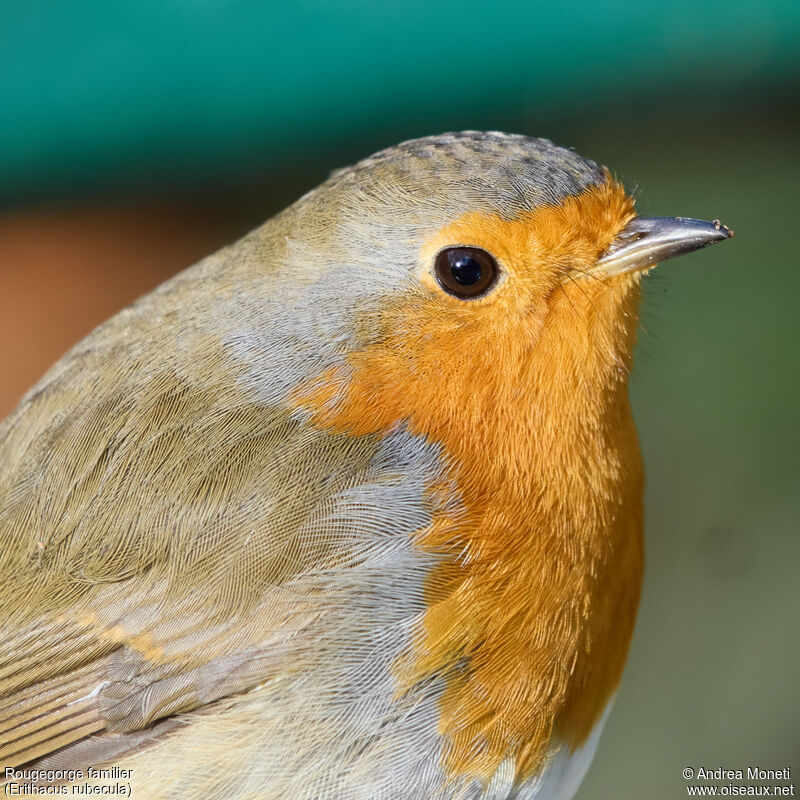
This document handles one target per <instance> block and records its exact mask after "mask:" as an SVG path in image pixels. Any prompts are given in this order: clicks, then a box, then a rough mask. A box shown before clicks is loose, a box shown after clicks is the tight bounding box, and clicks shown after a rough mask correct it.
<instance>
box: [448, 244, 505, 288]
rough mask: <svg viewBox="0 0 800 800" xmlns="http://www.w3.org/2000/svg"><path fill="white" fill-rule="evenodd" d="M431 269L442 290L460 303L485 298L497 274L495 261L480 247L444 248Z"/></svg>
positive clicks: (498, 272)
mask: <svg viewBox="0 0 800 800" xmlns="http://www.w3.org/2000/svg"><path fill="white" fill-rule="evenodd" d="M434 268H435V272H436V280H437V281H439V285H440V286H441V287H442V289H444V290H445V291H446V292H447V293H448V294H451V295H453V296H454V297H458V298H460V299H461V300H468V299H473V298H475V297H481V296H483V295H485V294H486V293H487V292H488V291H489V290H490V289H491V288H492V287H493V286H494V285H495V283H497V278H498V276H499V274H500V269H499V267H498V266H497V261H496V259H495V257H494V256H493V255H492V254H491V253H489V252H487V251H486V250H483V249H481V248H480V247H461V246H456V247H445V248H444V249H443V250H440V251H439V252H438V253H437V254H436V262H435V265H434Z"/></svg>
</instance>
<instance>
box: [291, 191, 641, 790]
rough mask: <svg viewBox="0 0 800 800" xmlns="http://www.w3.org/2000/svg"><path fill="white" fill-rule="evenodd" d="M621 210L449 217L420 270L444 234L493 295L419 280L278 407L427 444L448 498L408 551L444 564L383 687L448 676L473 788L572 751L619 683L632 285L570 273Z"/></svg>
mask: <svg viewBox="0 0 800 800" xmlns="http://www.w3.org/2000/svg"><path fill="white" fill-rule="evenodd" d="M631 214H632V211H631V203H630V201H629V200H628V199H627V198H626V197H625V196H624V194H623V193H622V191H621V188H620V187H618V186H616V185H615V184H613V183H611V182H609V183H608V184H607V185H605V186H604V187H600V188H594V189H591V190H589V191H587V192H585V193H584V194H583V195H581V196H579V197H577V198H571V199H569V200H567V201H566V202H565V203H564V204H563V205H561V206H559V207H546V208H540V209H537V210H535V211H533V212H531V213H530V214H528V215H526V216H525V217H523V218H520V219H517V220H513V221H506V220H500V219H498V218H496V217H485V216H481V215H468V217H467V218H462V219H461V220H457V221H456V222H455V223H453V225H452V226H448V228H446V229H444V230H442V231H439V232H438V233H437V234H436V236H435V237H433V238H432V239H431V240H430V241H428V242H427V243H426V244H425V245H424V246H423V249H422V255H421V262H422V263H423V264H424V263H426V259H427V256H426V253H431V252H435V251H436V250H437V249H438V248H439V247H441V246H443V245H444V244H447V243H453V242H456V243H462V244H473V245H476V246H482V247H486V248H487V249H491V250H492V251H493V252H497V251H498V250H499V251H500V253H499V254H498V257H500V258H501V259H502V260H503V262H504V263H505V264H506V265H507V267H508V271H509V275H508V276H507V279H506V281H505V284H507V285H504V286H502V287H501V289H502V292H501V291H498V297H497V298H496V299H493V300H487V301H486V302H483V303H482V304H479V305H471V304H469V303H462V302H461V301H459V300H457V299H455V298H452V297H449V296H444V295H442V294H441V293H439V292H437V290H436V287H435V286H434V285H433V283H431V282H430V281H427V283H428V289H429V291H430V296H427V297H422V296H414V297H407V298H403V299H402V300H400V301H398V302H396V303H394V304H392V305H391V306H387V307H386V308H385V310H384V312H383V318H382V323H381V324H382V331H383V333H382V336H381V337H380V338H379V340H378V341H377V342H376V343H374V344H370V345H368V346H366V347H365V348H364V349H362V350H360V351H358V352H354V353H352V354H351V357H350V363H349V368H348V369H347V370H342V371H339V372H337V371H335V370H331V371H329V372H327V373H326V374H324V375H322V376H319V378H318V379H317V380H314V381H312V382H309V383H308V384H306V385H303V386H300V387H298V388H297V390H296V392H295V395H294V402H295V403H296V405H297V406H298V407H303V408H305V409H307V410H309V411H310V412H311V413H312V419H313V421H314V424H316V425H319V426H321V427H325V428H332V429H335V430H337V431H350V432H351V433H353V434H356V435H358V434H365V433H372V432H376V431H387V430H389V429H391V428H392V427H393V426H395V425H396V424H397V423H398V422H401V421H404V422H405V423H406V424H407V425H408V428H409V430H410V431H411V432H412V433H414V434H419V435H423V436H425V437H426V438H427V439H429V440H432V441H435V442H437V443H439V444H440V445H441V446H442V448H443V453H444V457H445V461H446V463H447V465H448V470H449V475H448V476H447V477H448V479H449V480H450V481H451V482H452V483H453V484H454V485H455V487H456V491H457V495H458V497H459V499H460V504H459V506H458V508H457V509H455V508H454V510H453V511H452V512H451V513H450V514H446V515H445V514H442V515H440V516H439V517H438V518H436V519H435V520H434V522H433V524H432V525H430V526H429V527H427V528H426V529H424V530H421V531H420V532H419V535H418V546H419V547H421V548H425V549H427V550H431V551H437V552H442V553H446V554H448V555H449V558H447V559H445V560H443V563H442V565H441V567H440V568H439V569H438V570H437V571H436V572H435V573H434V574H433V576H432V577H431V578H430V580H429V585H428V587H427V593H428V602H429V610H428V612H427V615H426V618H425V621H424V630H423V631H422V634H421V636H420V638H419V640H418V641H416V642H415V643H414V646H413V647H412V649H411V650H410V651H409V653H408V654H407V656H406V657H405V658H404V659H402V661H401V663H399V664H398V665H397V675H398V679H399V681H400V684H401V685H402V686H410V685H412V684H414V683H415V682H417V681H419V680H421V679H422V678H424V677H426V676H428V675H431V674H444V675H446V676H447V689H446V691H445V694H444V696H443V699H442V703H441V717H440V732H441V733H442V735H443V736H444V737H446V740H447V748H446V757H445V760H446V763H445V767H446V769H447V770H448V772H449V773H450V774H451V775H454V776H455V775H465V774H467V775H475V776H480V777H488V776H490V775H491V774H492V773H493V772H494V771H495V770H496V769H497V767H498V765H499V764H500V762H501V761H503V760H504V759H506V758H508V757H513V758H514V759H515V760H516V764H517V772H518V775H519V777H521V778H524V777H528V776H530V775H531V774H533V773H535V772H536V771H537V770H538V769H539V768H541V766H542V764H543V758H544V756H545V754H546V751H547V747H548V743H549V742H550V741H551V738H552V737H553V735H557V736H558V737H560V738H561V739H563V740H565V741H566V743H567V744H568V745H569V746H571V747H577V746H579V745H580V744H581V743H583V742H584V741H585V739H586V738H587V737H588V735H589V732H590V731H591V729H592V727H593V725H594V724H595V722H596V721H597V720H598V718H599V716H600V714H601V712H602V710H603V708H604V707H605V705H606V703H607V702H608V700H609V698H610V696H611V695H612V694H613V692H614V690H615V688H616V686H617V684H618V682H619V679H620V676H621V673H622V668H623V665H624V661H625V658H626V654H627V649H628V643H629V640H630V637H631V633H632V630H633V624H634V618H635V613H636V607H637V604H638V598H639V592H640V583H641V574H642V558H643V556H642V537H641V533H642V505H641V504H642V485H643V479H642V468H641V460H640V455H639V448H638V441H637V436H636V431H635V427H634V423H633V420H632V416H631V412H630V406H629V402H628V394H627V374H628V369H629V366H630V358H631V351H632V349H633V345H634V339H635V329H636V320H637V313H636V309H637V303H638V296H639V293H638V276H621V277H619V278H614V279H613V280H609V281H605V282H603V283H600V282H599V281H593V280H591V279H582V278H580V273H581V272H583V271H584V270H588V269H589V268H590V267H591V266H592V265H593V264H594V261H595V260H596V258H597V256H598V255H599V253H600V252H601V251H602V250H603V249H604V248H605V247H606V246H607V244H608V243H609V242H610V240H611V238H612V237H613V236H614V234H615V233H616V232H617V231H618V230H619V229H620V228H621V227H622V225H623V224H624V223H625V222H626V221H627V220H628V219H630V217H631ZM564 263H569V264H571V265H572V267H573V268H574V269H573V274H572V275H571V276H565V277H564V279H563V280H559V281H558V285H557V288H555V289H553V290H551V291H547V292H544V293H542V292H540V293H538V294H537V288H538V287H540V286H542V285H544V282H545V281H546V280H548V279H550V278H552V275H550V276H549V277H548V275H546V274H545V272H546V270H544V271H543V268H542V266H541V265H543V264H549V265H561V264H564ZM552 269H555V267H552V266H551V270H552ZM573 278H575V279H573ZM423 282H425V281H423ZM533 332H535V333H533ZM432 491H438V492H447V491H448V485H447V482H446V481H443V483H442V485H441V486H439V487H434V488H433V489H432ZM451 507H452V505H451Z"/></svg>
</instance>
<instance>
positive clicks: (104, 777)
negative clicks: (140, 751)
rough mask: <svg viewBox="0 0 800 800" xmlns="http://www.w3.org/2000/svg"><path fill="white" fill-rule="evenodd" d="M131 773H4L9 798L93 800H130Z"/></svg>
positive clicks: (113, 769) (9, 770)
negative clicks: (100, 799) (113, 799)
mask: <svg viewBox="0 0 800 800" xmlns="http://www.w3.org/2000/svg"><path fill="white" fill-rule="evenodd" d="M132 775H133V770H131V769H120V768H119V767H111V768H109V769H99V768H95V767H87V768H86V769H14V768H13V767H6V768H5V769H4V770H3V773H2V778H0V780H2V783H3V794H4V795H5V796H6V797H53V796H62V797H63V796H67V797H91V796H94V795H103V796H106V797H108V796H111V795H116V796H121V797H130V796H131V794H132V790H131V784H130V778H131V776H132Z"/></svg>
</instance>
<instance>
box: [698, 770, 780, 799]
mask: <svg viewBox="0 0 800 800" xmlns="http://www.w3.org/2000/svg"><path fill="white" fill-rule="evenodd" d="M683 779H684V780H685V781H687V786H686V793H687V794H688V795H689V796H690V797H795V786H794V783H792V768H791V767H783V768H782V769H762V768H761V767H745V768H744V769H727V768H725V767H715V768H707V767H685V768H684V770H683ZM699 781H702V783H699Z"/></svg>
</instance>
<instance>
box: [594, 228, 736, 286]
mask: <svg viewBox="0 0 800 800" xmlns="http://www.w3.org/2000/svg"><path fill="white" fill-rule="evenodd" d="M732 237H733V231H732V230H731V229H730V228H726V227H725V226H724V225H723V224H722V223H721V222H720V221H719V220H718V219H715V220H714V221H713V222H706V221H705V220H702V219H687V218H685V217H636V218H635V219H633V220H632V221H631V222H629V223H628V224H627V225H626V226H625V227H624V228H623V229H622V230H621V231H620V232H619V234H617V238H616V239H614V241H613V242H612V243H611V244H610V246H609V248H608V250H606V251H605V253H604V254H603V255H602V257H601V258H600V259H599V260H598V262H597V265H596V266H595V268H594V269H593V270H592V272H594V273H595V274H600V275H605V276H609V277H610V276H612V275H620V274H621V273H623V272H634V271H636V270H640V269H647V267H651V266H653V264H658V262H659V261H666V260H667V259H668V258H675V256H682V255H683V254H684V253H691V252H692V251H693V250H699V249H700V248H701V247H708V246H709V245H710V244H714V243H715V242H721V241H723V240H725V239H731V238H732Z"/></svg>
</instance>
